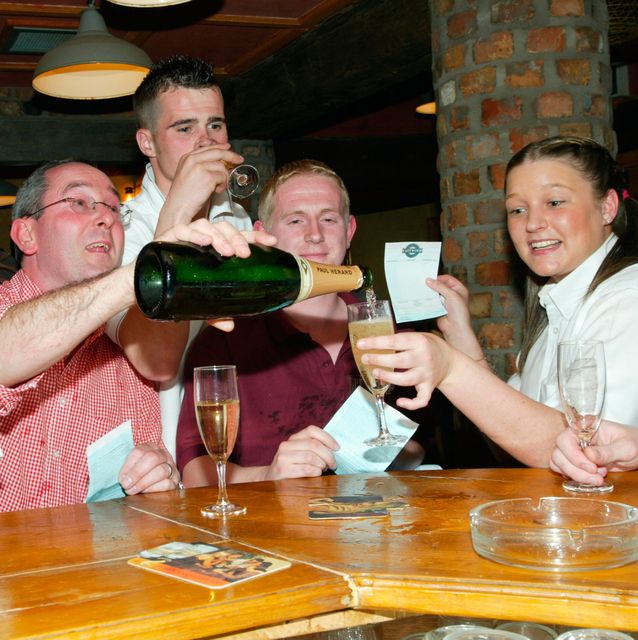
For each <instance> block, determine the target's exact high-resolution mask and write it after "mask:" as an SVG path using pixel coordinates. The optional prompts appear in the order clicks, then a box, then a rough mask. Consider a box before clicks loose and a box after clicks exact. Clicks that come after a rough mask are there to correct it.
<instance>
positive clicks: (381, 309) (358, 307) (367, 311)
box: [348, 300, 407, 447]
mask: <svg viewBox="0 0 638 640" xmlns="http://www.w3.org/2000/svg"><path fill="white" fill-rule="evenodd" d="M348 331H349V333H350V345H351V347H352V354H353V356H354V360H355V362H356V363H357V367H358V369H359V373H361V377H362V378H363V380H364V382H365V383H366V386H367V387H368V389H369V390H370V392H371V393H372V395H373V396H374V400H375V405H376V411H377V422H378V427H379V433H378V435H377V436H375V437H374V438H370V439H369V440H365V441H364V444H366V445H368V446H369V447H378V446H383V445H392V444H399V443H404V442H405V441H406V440H407V438H405V437H404V436H397V435H393V434H392V433H390V432H389V431H388V426H387V424H386V419H385V394H386V391H387V390H388V387H389V386H390V385H389V384H388V383H386V382H382V381H381V380H378V379H377V378H375V377H374V375H373V374H372V370H373V369H374V366H373V365H366V364H363V362H361V356H362V355H363V354H364V353H367V352H364V351H361V349H358V348H357V347H356V344H357V341H358V340H360V339H361V338H372V337H374V336H387V335H388V334H390V333H394V325H393V324H392V312H391V311H390V303H389V302H388V301H387V300H375V301H371V302H357V303H355V304H349V305H348ZM375 353H392V351H390V350H375Z"/></svg>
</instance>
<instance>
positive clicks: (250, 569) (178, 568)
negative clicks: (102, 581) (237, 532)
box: [128, 542, 290, 589]
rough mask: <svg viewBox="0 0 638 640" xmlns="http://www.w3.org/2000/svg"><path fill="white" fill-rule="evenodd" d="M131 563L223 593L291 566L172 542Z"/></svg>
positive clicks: (221, 548)
mask: <svg viewBox="0 0 638 640" xmlns="http://www.w3.org/2000/svg"><path fill="white" fill-rule="evenodd" d="M128 562H129V564H131V565H133V566H135V567H139V568H141V569H147V570H148V571H154V572H155V573H161V574H162V575H165V576H169V577H171V578H177V579H178V580H184V581H186V582H191V583H192V584H197V585H200V586H202V587H208V588H209V589H222V588H223V587H228V586H230V585H232V584H237V583H238V582H244V581H245V580H251V579H252V578H258V577H260V576H264V575H267V574H269V573H273V572H274V571H279V570H280V569H286V568H288V567H289V566H290V562H288V561H287V560H281V559H280V558H274V557H272V556H266V555H262V554H255V553H252V552H250V551H246V550H243V549H236V548H233V547H227V546H225V545H219V546H217V545H210V544H205V543H202V542H169V543H167V544H163V545H161V546H159V547H154V548H152V549H146V550H144V551H141V552H140V554H139V555H138V556H135V557H134V558H131V559H130V560H129V561H128Z"/></svg>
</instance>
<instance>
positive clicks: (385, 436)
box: [363, 433, 407, 447]
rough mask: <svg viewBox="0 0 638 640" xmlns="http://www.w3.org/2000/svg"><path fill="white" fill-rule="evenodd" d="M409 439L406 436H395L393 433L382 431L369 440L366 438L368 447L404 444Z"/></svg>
mask: <svg viewBox="0 0 638 640" xmlns="http://www.w3.org/2000/svg"><path fill="white" fill-rule="evenodd" d="M406 441H407V438H406V437H405V436H395V435H392V434H391V433H382V434H379V435H378V436H376V437H374V438H370V439H369V440H364V441H363V444H365V445H366V446H367V447H385V446H388V445H392V444H404V443H405V442H406Z"/></svg>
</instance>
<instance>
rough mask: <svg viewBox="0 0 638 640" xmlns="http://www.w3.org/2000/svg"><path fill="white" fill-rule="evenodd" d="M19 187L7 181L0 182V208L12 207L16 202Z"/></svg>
mask: <svg viewBox="0 0 638 640" xmlns="http://www.w3.org/2000/svg"><path fill="white" fill-rule="evenodd" d="M17 192H18V189H17V187H15V186H14V185H12V184H11V183H10V182H7V181H6V180H0V207H10V206H11V205H13V203H14V202H15V201H16V193H17Z"/></svg>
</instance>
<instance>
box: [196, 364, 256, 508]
mask: <svg viewBox="0 0 638 640" xmlns="http://www.w3.org/2000/svg"><path fill="white" fill-rule="evenodd" d="M193 375H194V379H193V383H194V401H195V415H196V416H197V426H198V427H199V433H200V435H201V437H202V441H203V442H204V445H205V446H206V451H208V455H209V456H210V457H211V458H212V459H213V460H214V461H215V466H216V467H217V487H218V495H217V502H216V504H213V505H208V506H206V507H203V508H202V510H201V513H202V515H204V516H209V517H215V516H229V515H231V516H237V515H241V514H243V513H246V507H241V506H239V505H236V504H233V503H232V502H230V501H229V500H228V495H227V493H226V461H227V460H228V456H229V455H230V453H231V451H232V450H233V447H234V446H235V439H236V438H237V430H238V428H239V393H238V391H237V370H236V368H235V366H234V365H213V366H209V367H195V369H194V370H193Z"/></svg>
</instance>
